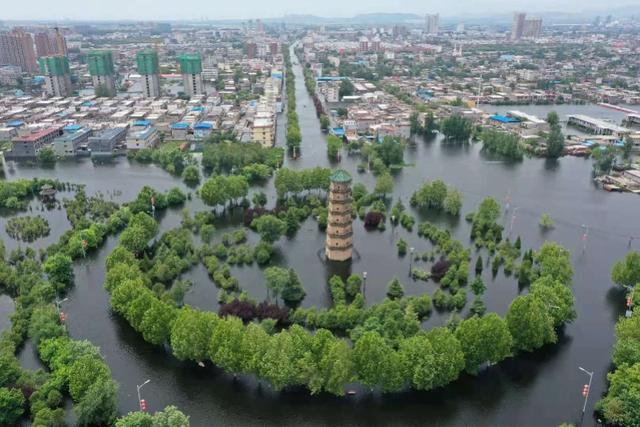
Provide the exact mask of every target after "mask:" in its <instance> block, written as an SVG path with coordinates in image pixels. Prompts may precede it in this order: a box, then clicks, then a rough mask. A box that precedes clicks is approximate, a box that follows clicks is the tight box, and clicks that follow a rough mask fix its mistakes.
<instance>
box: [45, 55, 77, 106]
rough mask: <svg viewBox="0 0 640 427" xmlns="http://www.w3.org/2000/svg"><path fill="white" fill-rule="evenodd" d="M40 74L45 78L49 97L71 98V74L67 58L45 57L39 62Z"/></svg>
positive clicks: (58, 56)
mask: <svg viewBox="0 0 640 427" xmlns="http://www.w3.org/2000/svg"><path fill="white" fill-rule="evenodd" d="M38 63H39V64H40V72H41V73H42V74H43V75H44V77H45V86H46V91H47V95H49V96H56V97H63V98H64V97H67V96H71V95H72V92H73V88H72V86H71V72H70V69H69V60H68V59H67V57H66V56H62V55H55V56H45V57H42V58H40V59H39V60H38Z"/></svg>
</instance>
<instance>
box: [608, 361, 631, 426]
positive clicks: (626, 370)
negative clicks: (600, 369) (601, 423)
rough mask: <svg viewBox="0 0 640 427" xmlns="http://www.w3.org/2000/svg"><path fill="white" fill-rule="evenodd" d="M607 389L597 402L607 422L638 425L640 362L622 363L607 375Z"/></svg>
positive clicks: (620, 424)
mask: <svg viewBox="0 0 640 427" xmlns="http://www.w3.org/2000/svg"><path fill="white" fill-rule="evenodd" d="M607 378H608V379H609V391H608V393H607V396H606V397H605V398H604V399H603V400H602V401H600V402H599V404H598V406H600V407H601V408H602V412H603V414H604V418H605V420H606V421H607V423H610V424H612V425H619V426H637V425H640V363H636V364H634V365H623V366H622V367H620V368H618V369H617V370H615V371H613V372H611V373H609V374H608V375H607Z"/></svg>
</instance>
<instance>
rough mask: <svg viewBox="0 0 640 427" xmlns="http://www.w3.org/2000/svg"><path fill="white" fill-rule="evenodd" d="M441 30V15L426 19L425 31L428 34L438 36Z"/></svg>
mask: <svg viewBox="0 0 640 427" xmlns="http://www.w3.org/2000/svg"><path fill="white" fill-rule="evenodd" d="M439 30H440V15H439V14H437V13H436V14H433V15H427V16H426V17H425V31H426V33H427V34H438V31H439Z"/></svg>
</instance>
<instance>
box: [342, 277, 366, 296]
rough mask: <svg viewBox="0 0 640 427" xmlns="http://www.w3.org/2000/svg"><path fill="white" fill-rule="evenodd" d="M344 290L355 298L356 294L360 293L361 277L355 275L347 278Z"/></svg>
mask: <svg viewBox="0 0 640 427" xmlns="http://www.w3.org/2000/svg"><path fill="white" fill-rule="evenodd" d="M345 290H346V293H347V294H348V295H349V296H351V297H355V296H356V294H358V293H359V292H361V291H362V277H360V276H358V275H357V274H352V275H350V276H349V277H348V278H347V284H346V287H345Z"/></svg>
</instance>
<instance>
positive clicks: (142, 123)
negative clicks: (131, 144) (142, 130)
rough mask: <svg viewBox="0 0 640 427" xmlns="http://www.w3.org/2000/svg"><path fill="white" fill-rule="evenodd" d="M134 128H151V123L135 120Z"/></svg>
mask: <svg viewBox="0 0 640 427" xmlns="http://www.w3.org/2000/svg"><path fill="white" fill-rule="evenodd" d="M133 125H134V126H145V127H146V126H151V122H150V121H149V120H135V121H134V122H133Z"/></svg>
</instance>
